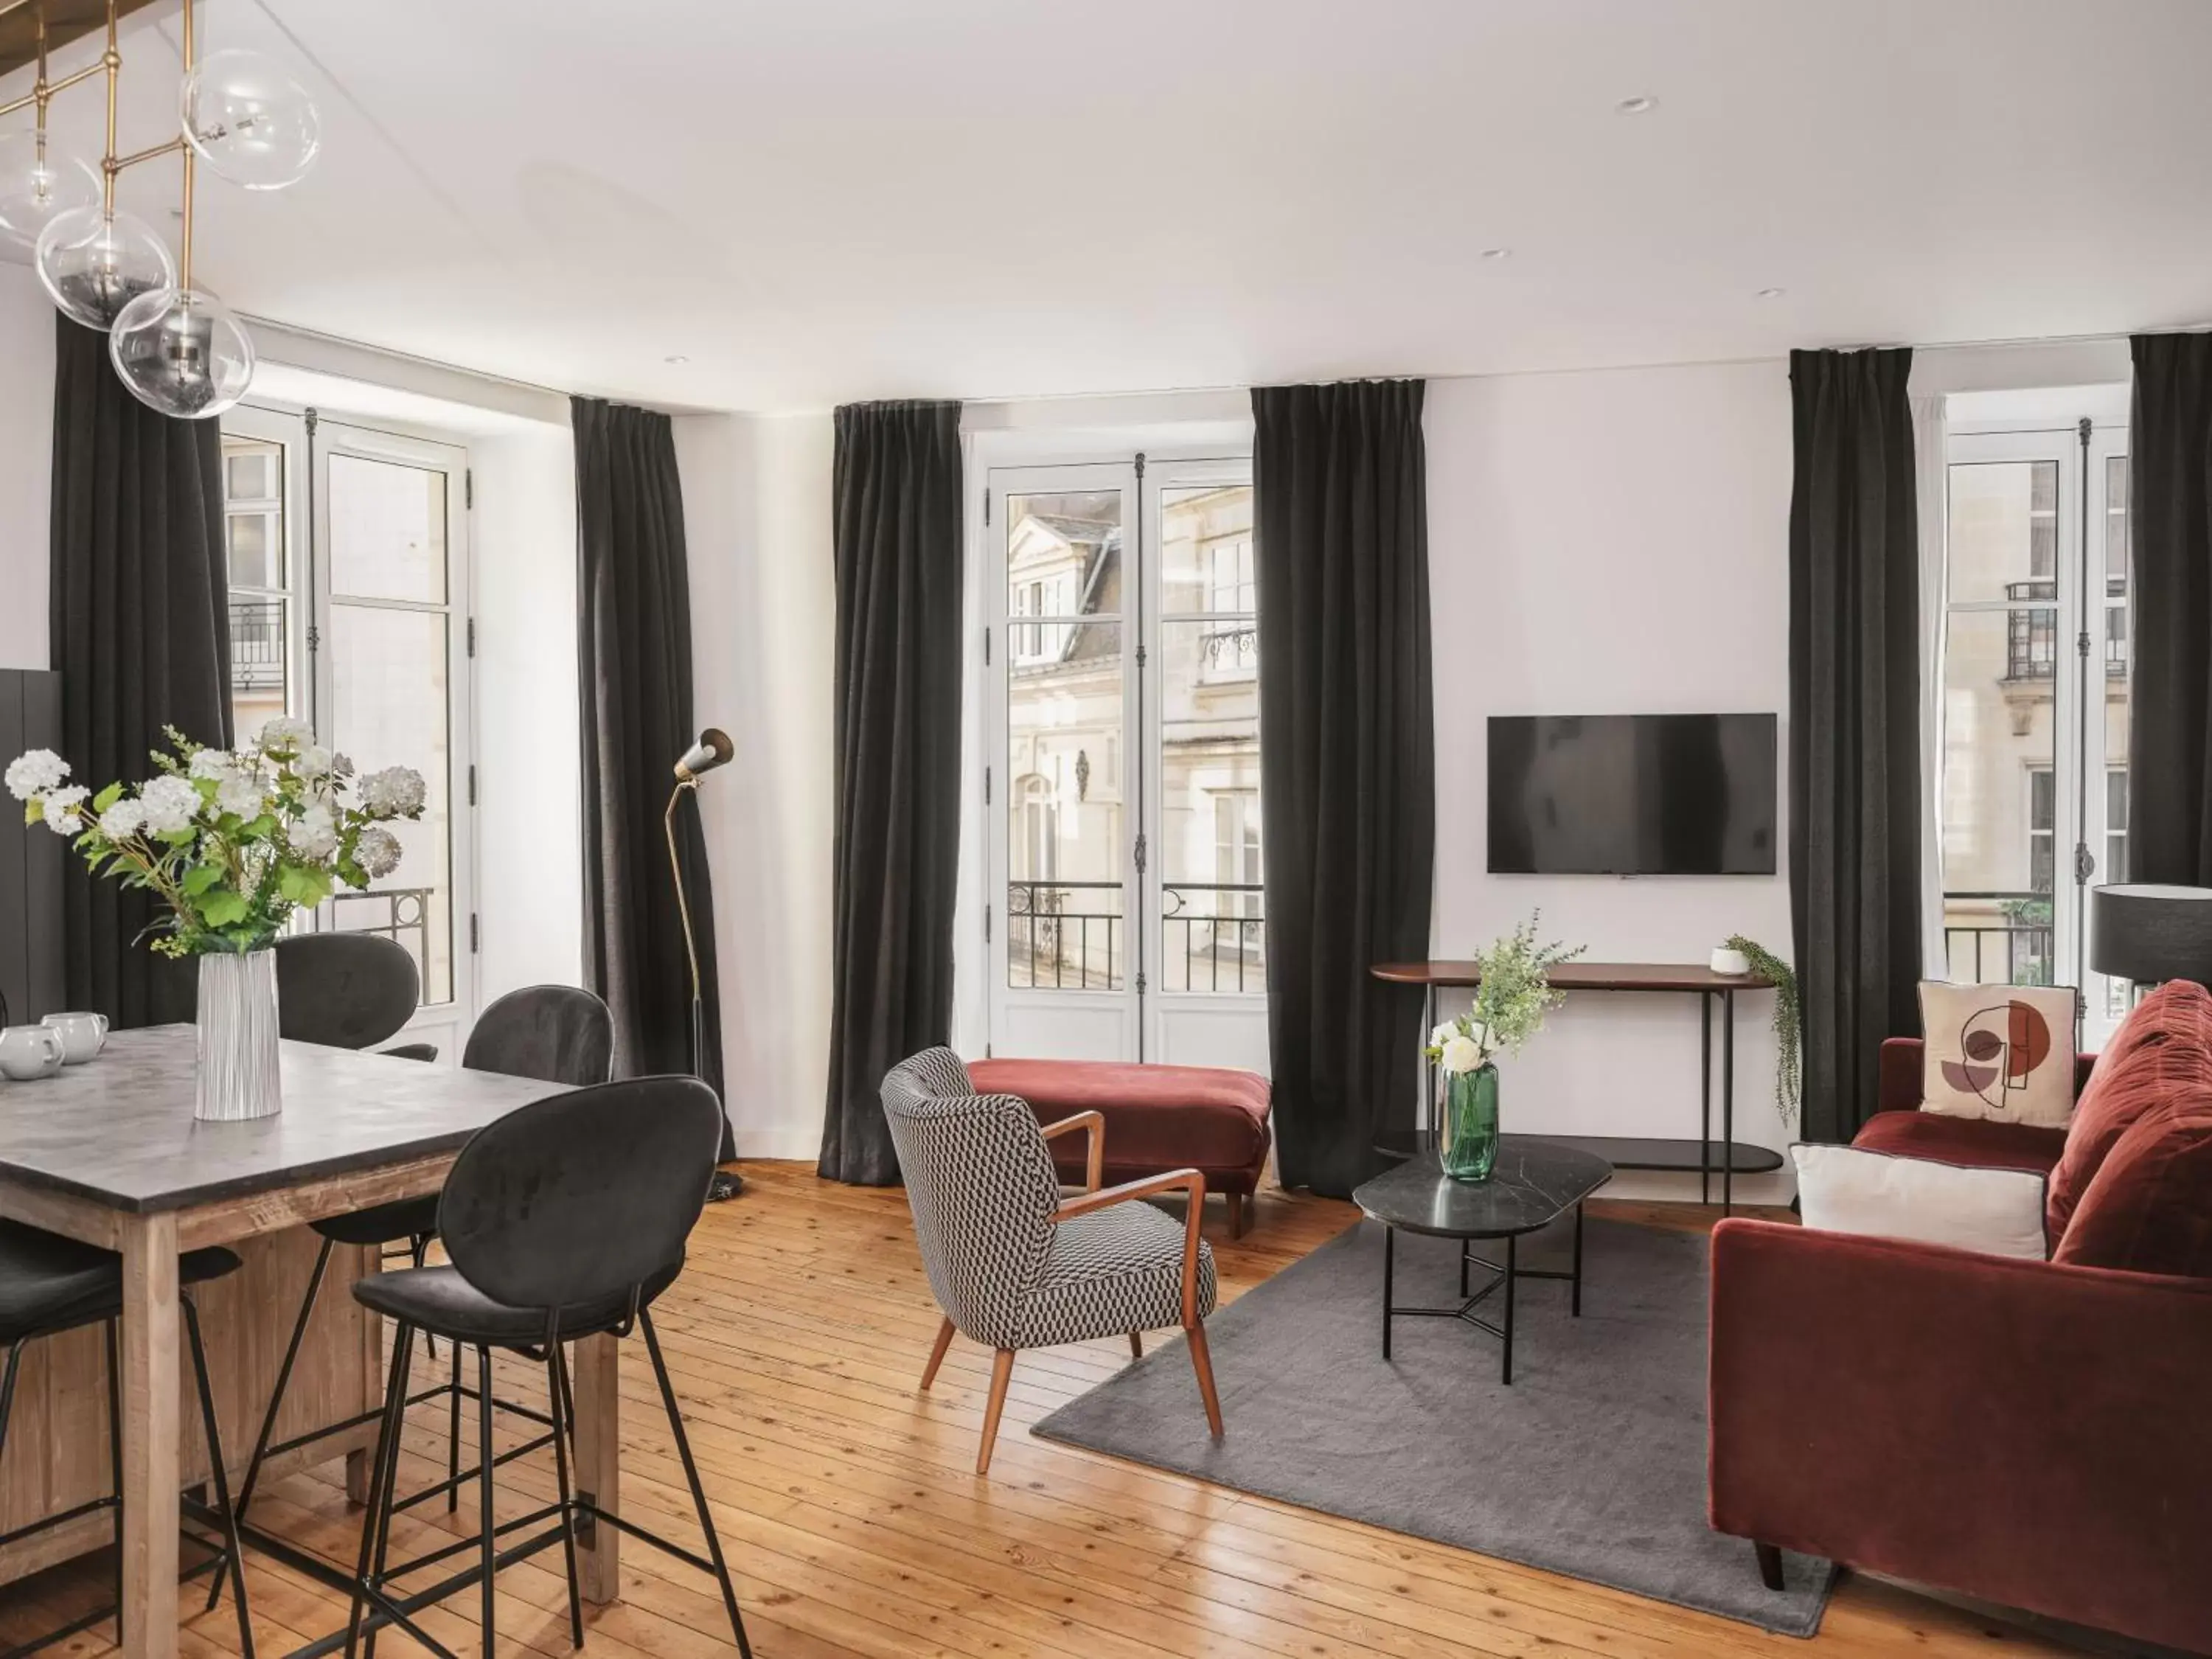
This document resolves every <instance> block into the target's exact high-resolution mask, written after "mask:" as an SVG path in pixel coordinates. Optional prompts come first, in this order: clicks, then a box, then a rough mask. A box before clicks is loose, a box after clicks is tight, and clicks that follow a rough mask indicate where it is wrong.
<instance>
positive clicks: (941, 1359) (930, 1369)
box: [921, 1319, 952, 1394]
mask: <svg viewBox="0 0 2212 1659" xmlns="http://www.w3.org/2000/svg"><path fill="white" fill-rule="evenodd" d="M951 1346H952V1322H951V1320H949V1319H948V1320H946V1321H945V1322H944V1323H943V1324H942V1325H939V1327H938V1328H937V1346H935V1347H933V1348H932V1349H931V1350H930V1351H929V1364H927V1366H926V1367H924V1368H923V1370H922V1373H921V1391H922V1392H923V1393H924V1394H927V1393H928V1392H929V1385H930V1384H931V1383H934V1382H936V1381H937V1368H938V1367H939V1365H942V1364H944V1363H945V1350H946V1349H947V1348H949V1347H951Z"/></svg>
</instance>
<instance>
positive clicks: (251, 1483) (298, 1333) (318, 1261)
mask: <svg viewBox="0 0 2212 1659" xmlns="http://www.w3.org/2000/svg"><path fill="white" fill-rule="evenodd" d="M330 1265H331V1240H329V1239H327V1238H326V1239H325V1240H324V1241H323V1248H322V1249H319V1250H318V1251H316V1252H315V1267H314V1271H313V1273H309V1274H308V1275H307V1294H306V1295H305V1296H303V1297H301V1298H300V1316H299V1318H297V1319H295V1321H293V1322H292V1340H291V1341H290V1342H289V1343H288V1344H286V1346H285V1348H284V1363H283V1364H281V1365H279V1366H278V1367H277V1368H276V1387H275V1388H274V1389H271V1390H270V1395H269V1409H268V1410H267V1411H265V1412H264V1413H262V1414H261V1432H260V1433H259V1434H258V1435H257V1436H255V1437H254V1441H253V1455H252V1457H250V1458H248V1459H247V1460H246V1479H245V1480H243V1481H242V1482H240V1485H239V1488H238V1513H239V1518H240V1519H241V1520H243V1519H244V1518H245V1516H246V1505H247V1504H251V1503H252V1501H253V1489H254V1488H255V1487H256V1486H259V1485H260V1484H261V1460H262V1459H263V1458H264V1457H266V1456H268V1455H269V1440H270V1436H271V1435H273V1434H274V1433H275V1432H276V1413H277V1409H278V1408H279V1407H282V1406H283V1403H284V1390H285V1389H286V1387H287V1386H289V1384H290V1383H291V1381H292V1367H293V1366H295V1364H298V1363H299V1359H300V1344H301V1341H302V1340H305V1338H306V1336H307V1322H308V1320H310V1319H312V1318H313V1316H314V1312H315V1298H316V1297H317V1296H319V1295H320V1294H321V1292H322V1288H323V1270H324V1269H325V1268H326V1267H329V1266H330ZM116 1490H117V1491H118V1492H120V1491H122V1490H123V1489H122V1487H121V1486H118V1487H117V1488H116ZM229 1567H230V1564H229V1563H228V1561H225V1562H222V1563H219V1564H218V1565H216V1570H215V1577H214V1578H213V1579H212V1580H211V1581H210V1583H209V1584H208V1599H207V1604H208V1611H209V1612H210V1613H212V1612H214V1611H215V1604H216V1602H217V1601H221V1600H222V1580H223V1575H224V1574H225V1573H226V1572H227V1571H229ZM119 1605H120V1603H118V1606H119Z"/></svg>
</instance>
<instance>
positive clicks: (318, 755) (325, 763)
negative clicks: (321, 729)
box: [292, 743, 336, 778]
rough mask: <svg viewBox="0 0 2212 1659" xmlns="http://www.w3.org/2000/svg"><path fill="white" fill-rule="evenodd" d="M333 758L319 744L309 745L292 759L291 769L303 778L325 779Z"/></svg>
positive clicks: (329, 772)
mask: <svg viewBox="0 0 2212 1659" xmlns="http://www.w3.org/2000/svg"><path fill="white" fill-rule="evenodd" d="M335 758H336V757H334V756H332V755H331V751H330V750H327V749H325V748H324V747H323V745H322V744H319V743H311V744H308V745H307V747H306V748H305V749H302V750H301V751H300V752H299V754H298V755H297V756H296V757H295V758H294V760H293V762H292V769H293V770H294V771H295V772H297V773H298V774H299V775H301V777H303V778H326V777H328V776H330V775H331V763H332V761H333V760H334V759H335Z"/></svg>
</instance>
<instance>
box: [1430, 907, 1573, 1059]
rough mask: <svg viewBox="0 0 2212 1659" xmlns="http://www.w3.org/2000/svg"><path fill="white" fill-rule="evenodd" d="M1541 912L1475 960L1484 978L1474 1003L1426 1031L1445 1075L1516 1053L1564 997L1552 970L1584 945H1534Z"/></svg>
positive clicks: (1541, 1028)
mask: <svg viewBox="0 0 2212 1659" xmlns="http://www.w3.org/2000/svg"><path fill="white" fill-rule="evenodd" d="M1541 914H1542V913H1541V911H1539V912H1534V913H1532V914H1531V915H1530V916H1529V918H1528V921H1524V922H1522V924H1521V925H1520V926H1519V927H1516V928H1515V929H1514V930H1513V931H1512V932H1511V933H1508V934H1506V935H1505V937H1504V938H1503V939H1499V940H1498V941H1497V942H1496V943H1495V944H1493V945H1492V946H1491V947H1490V948H1489V949H1488V950H1487V951H1483V952H1482V953H1481V954H1480V956H1478V957H1476V958H1475V963H1476V965H1477V967H1478V968H1479V969H1480V972H1481V975H1482V977H1481V981H1480V983H1479V984H1478V985H1477V986H1476V987H1474V1006H1472V1007H1470V1008H1469V1009H1468V1011H1467V1012H1465V1013H1463V1014H1462V1015H1461V1016H1460V1017H1459V1018H1457V1019H1448V1020H1446V1021H1445V1022H1444V1023H1443V1024H1441V1025H1439V1026H1437V1029H1436V1030H1433V1031H1431V1032H1430V1033H1429V1045H1428V1048H1427V1049H1426V1050H1425V1052H1426V1053H1427V1054H1428V1057H1429V1058H1430V1059H1431V1060H1435V1061H1437V1063H1438V1064H1439V1065H1441V1066H1443V1070H1444V1073H1445V1074H1446V1075H1447V1076H1451V1077H1458V1076H1461V1075H1463V1074H1464V1073H1468V1072H1473V1071H1477V1070H1480V1068H1481V1067H1482V1066H1487V1065H1488V1064H1489V1063H1490V1062H1491V1061H1492V1060H1493V1059H1495V1058H1496V1057H1497V1056H1498V1055H1499V1054H1518V1053H1519V1052H1520V1051H1521V1045H1522V1043H1524V1042H1528V1039H1529V1038H1530V1037H1532V1036H1535V1035H1536V1033H1537V1032H1539V1031H1541V1030H1543V1029H1544V1017H1545V1016H1546V1015H1547V1014H1548V1013H1550V1012H1551V1011H1552V1010H1553V1009H1554V1008H1556V1007H1557V1006H1559V1004H1560V1003H1561V1002H1563V1001H1565V997H1564V996H1563V995H1562V994H1560V993H1559V992H1558V991H1555V990H1553V988H1552V981H1551V977H1550V975H1551V970H1552V969H1553V967H1554V966H1556V965H1557V964H1558V963H1562V962H1570V961H1572V960H1573V959H1574V958H1575V957H1578V956H1580V955H1582V953H1583V949H1584V947H1583V946H1582V945H1575V946H1574V947H1573V948H1571V949H1570V948H1569V947H1567V946H1566V945H1561V944H1558V943H1553V944H1551V945H1539V944H1537V943H1536V923H1537V921H1538V919H1539V917H1540V916H1541Z"/></svg>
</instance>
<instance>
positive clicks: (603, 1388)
mask: <svg viewBox="0 0 2212 1659" xmlns="http://www.w3.org/2000/svg"><path fill="white" fill-rule="evenodd" d="M572 1351H573V1352H574V1357H575V1367H576V1372H575V1376H574V1378H573V1379H572V1380H571V1388H572V1391H573V1392H574V1395H575V1409H576V1495H577V1497H579V1498H591V1499H592V1501H593V1502H594V1503H596V1504H599V1507H601V1508H602V1509H604V1510H607V1511H608V1513H610V1514H612V1515H619V1514H621V1513H622V1344H621V1343H620V1342H618V1341H617V1340H616V1339H615V1338H614V1337H613V1336H612V1335H610V1334H601V1335H599V1336H587V1337H586V1338H584V1339H583V1340H581V1341H580V1342H578V1343H576V1344H574V1348H573V1350H572ZM621 1536H622V1534H620V1533H618V1532H617V1531H616V1530H615V1528H612V1527H597V1526H595V1527H592V1528H590V1529H589V1530H588V1531H586V1532H584V1533H582V1534H580V1535H579V1536H578V1538H577V1540H576V1568H577V1572H578V1575H579V1576H580V1577H581V1578H582V1580H583V1591H584V1599H585V1600H586V1601H590V1602H593V1603H595V1604H599V1605H605V1603H607V1602H609V1601H613V1600H614V1599H615V1598H616V1597H617V1595H620V1594H621V1593H622V1575H621V1571H620V1566H621V1564H620V1562H619V1560H618V1559H617V1542H618V1541H619V1540H620V1538H621Z"/></svg>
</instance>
